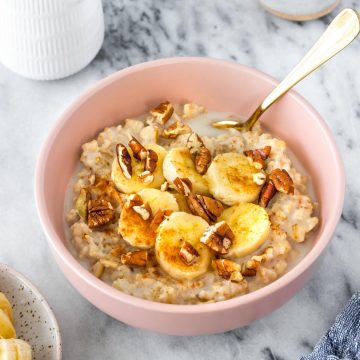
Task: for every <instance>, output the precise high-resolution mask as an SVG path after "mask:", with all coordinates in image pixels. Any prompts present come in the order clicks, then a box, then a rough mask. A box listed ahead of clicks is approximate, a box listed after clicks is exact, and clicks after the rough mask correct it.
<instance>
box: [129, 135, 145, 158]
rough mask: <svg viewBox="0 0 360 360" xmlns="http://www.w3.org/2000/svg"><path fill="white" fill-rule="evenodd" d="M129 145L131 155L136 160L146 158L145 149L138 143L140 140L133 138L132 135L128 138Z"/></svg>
mask: <svg viewBox="0 0 360 360" xmlns="http://www.w3.org/2000/svg"><path fill="white" fill-rule="evenodd" d="M129 147H130V149H131V151H132V152H133V156H134V158H135V159H137V160H145V159H146V155H147V152H146V149H145V148H144V147H143V146H142V145H141V144H140V142H139V141H138V140H137V139H135V138H134V137H133V136H132V137H131V139H130V140H129Z"/></svg>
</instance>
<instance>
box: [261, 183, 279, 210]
mask: <svg viewBox="0 0 360 360" xmlns="http://www.w3.org/2000/svg"><path fill="white" fill-rule="evenodd" d="M275 193H276V189H275V185H274V183H273V182H272V181H271V180H268V181H267V182H266V183H265V185H264V186H263V187H262V189H261V191H260V195H259V201H258V202H259V205H260V206H262V207H267V206H268V204H269V202H270V200H271V199H272V198H273V197H274V195H275Z"/></svg>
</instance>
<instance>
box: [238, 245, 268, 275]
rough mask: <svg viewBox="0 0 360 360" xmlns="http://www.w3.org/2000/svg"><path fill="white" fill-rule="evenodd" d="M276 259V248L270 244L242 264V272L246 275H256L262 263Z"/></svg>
mask: <svg viewBox="0 0 360 360" xmlns="http://www.w3.org/2000/svg"><path fill="white" fill-rule="evenodd" d="M273 259H274V248H273V247H272V246H268V247H266V248H265V249H264V251H263V252H262V253H261V254H259V255H254V256H252V257H251V258H250V260H248V261H246V262H245V263H243V264H242V265H241V273H242V274H243V275H244V276H256V274H257V272H258V270H259V267H260V265H261V264H262V263H263V262H266V261H272V260H273Z"/></svg>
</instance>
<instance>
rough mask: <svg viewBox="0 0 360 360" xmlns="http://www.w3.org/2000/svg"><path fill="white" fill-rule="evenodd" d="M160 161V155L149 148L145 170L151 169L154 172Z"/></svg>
mask: <svg viewBox="0 0 360 360" xmlns="http://www.w3.org/2000/svg"><path fill="white" fill-rule="evenodd" d="M157 162H158V155H157V153H156V152H155V151H154V150H151V149H148V150H147V152H146V160H145V169H144V170H145V171H150V173H151V174H152V173H153V172H154V171H155V169H156V165H157Z"/></svg>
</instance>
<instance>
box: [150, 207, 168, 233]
mask: <svg viewBox="0 0 360 360" xmlns="http://www.w3.org/2000/svg"><path fill="white" fill-rule="evenodd" d="M171 213H172V211H171V210H161V209H159V210H158V211H157V212H156V214H155V215H154V217H153V219H152V220H151V223H150V228H151V230H153V231H156V230H157V228H158V227H159V226H160V224H161V223H162V222H163V221H164V219H165V217H166V216H170V214H171Z"/></svg>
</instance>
